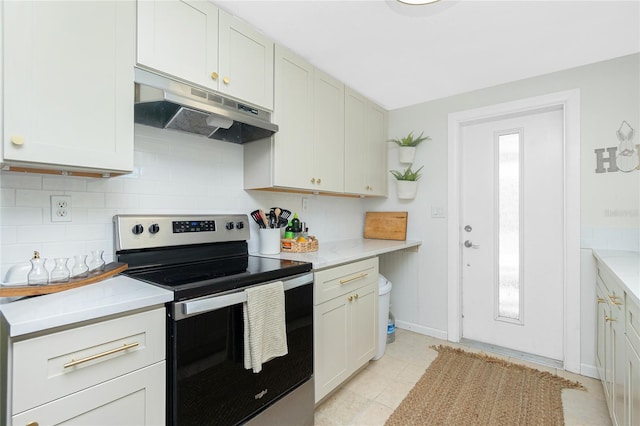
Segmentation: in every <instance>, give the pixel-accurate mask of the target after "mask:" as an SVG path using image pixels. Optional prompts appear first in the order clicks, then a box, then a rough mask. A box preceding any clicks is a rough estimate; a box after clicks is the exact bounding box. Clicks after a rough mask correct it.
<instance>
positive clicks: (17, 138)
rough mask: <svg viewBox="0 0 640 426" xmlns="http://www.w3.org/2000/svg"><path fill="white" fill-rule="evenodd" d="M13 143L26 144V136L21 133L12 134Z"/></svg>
mask: <svg viewBox="0 0 640 426" xmlns="http://www.w3.org/2000/svg"><path fill="white" fill-rule="evenodd" d="M11 143H12V144H14V145H18V146H21V145H24V136H21V135H13V136H11Z"/></svg>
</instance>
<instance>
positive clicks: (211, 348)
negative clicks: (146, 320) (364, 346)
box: [167, 273, 313, 425]
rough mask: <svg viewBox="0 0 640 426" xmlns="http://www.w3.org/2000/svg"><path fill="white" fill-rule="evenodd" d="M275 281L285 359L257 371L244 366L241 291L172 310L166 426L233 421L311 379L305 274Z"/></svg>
mask: <svg viewBox="0 0 640 426" xmlns="http://www.w3.org/2000/svg"><path fill="white" fill-rule="evenodd" d="M283 282H284V288H285V310H286V313H285V317H286V329H287V345H288V349H289V350H288V354H287V355H285V356H282V357H277V358H274V359H272V360H270V361H268V362H266V363H265V364H263V366H262V371H261V372H260V373H257V374H256V373H253V371H252V370H250V369H249V370H245V368H244V340H243V339H244V322H243V315H242V303H243V302H244V301H245V300H246V297H245V293H244V291H243V290H240V291H237V292H234V293H230V294H224V295H216V296H211V297H205V298H199V299H194V300H189V301H184V302H178V303H175V304H174V305H173V309H172V313H171V316H172V318H170V320H169V329H170V336H169V350H168V352H169V365H168V368H169V374H168V375H167V376H168V381H169V383H168V385H169V386H168V387H169V389H168V401H167V409H168V411H169V412H168V413H167V414H168V422H167V423H168V424H173V425H195V424H216V425H218V424H219V425H235V424H239V423H242V422H245V421H247V420H249V419H250V418H252V417H254V416H256V415H257V414H258V413H260V412H261V411H263V410H264V409H266V408H267V407H269V406H270V405H272V404H274V403H275V402H276V401H278V400H279V399H281V398H282V397H284V396H285V395H287V394H288V393H290V392H291V391H292V390H294V389H295V388H297V387H298V386H300V385H302V384H303V383H305V382H306V381H308V380H309V379H310V378H311V376H312V374H313V274H310V273H309V274H303V275H298V276H295V277H291V278H286V279H283ZM264 284H267V283H264Z"/></svg>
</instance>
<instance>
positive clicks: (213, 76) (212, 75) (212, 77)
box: [211, 71, 218, 80]
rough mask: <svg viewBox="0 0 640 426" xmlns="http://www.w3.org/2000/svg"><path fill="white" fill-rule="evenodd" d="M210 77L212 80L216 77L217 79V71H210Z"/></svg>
mask: <svg viewBox="0 0 640 426" xmlns="http://www.w3.org/2000/svg"><path fill="white" fill-rule="evenodd" d="M211 79H212V80H217V79H218V73H217V72H215V71H214V72H212V73H211Z"/></svg>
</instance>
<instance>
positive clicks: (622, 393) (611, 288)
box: [596, 263, 640, 426]
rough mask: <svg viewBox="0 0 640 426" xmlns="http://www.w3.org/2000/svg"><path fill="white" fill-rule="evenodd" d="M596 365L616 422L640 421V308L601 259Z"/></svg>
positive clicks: (610, 410) (599, 268) (631, 423)
mask: <svg viewBox="0 0 640 426" xmlns="http://www.w3.org/2000/svg"><path fill="white" fill-rule="evenodd" d="M596 294H597V305H598V308H597V310H598V312H597V329H596V366H597V368H598V373H599V375H600V380H601V381H602V384H603V387H604V391H605V398H606V401H607V405H608V407H609V413H610V416H611V420H612V423H613V424H614V425H618V426H623V425H636V424H638V422H639V421H640V357H639V356H638V353H639V351H638V349H639V348H640V334H639V332H638V330H639V329H640V322H638V316H637V315H638V314H640V311H639V309H638V307H637V305H636V304H635V303H634V302H633V300H632V299H631V298H630V297H629V296H628V295H627V294H626V289H625V288H624V287H623V286H622V285H621V284H619V282H618V280H617V279H616V278H615V276H614V275H613V274H612V273H611V272H610V271H609V270H608V269H607V268H606V267H604V266H603V265H602V264H601V263H598V277H597V283H596Z"/></svg>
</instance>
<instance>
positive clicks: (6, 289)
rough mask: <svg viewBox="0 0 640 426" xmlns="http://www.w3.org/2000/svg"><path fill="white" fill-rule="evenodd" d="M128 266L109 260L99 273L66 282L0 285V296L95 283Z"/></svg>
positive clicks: (65, 288)
mask: <svg viewBox="0 0 640 426" xmlns="http://www.w3.org/2000/svg"><path fill="white" fill-rule="evenodd" d="M128 267H129V265H128V264H126V263H121V262H111V263H107V264H106V265H105V267H104V271H102V272H100V273H99V274H95V275H90V276H88V277H86V278H71V279H69V281H68V282H66V283H51V284H47V285H28V284H18V285H7V286H0V297H14V296H39V295H42V294H50V293H57V292H59V291H63V290H69V289H72V288H76V287H82V286H83V285H87V284H93V283H97V282H99V281H102V280H104V279H107V278H110V277H112V276H114V275H117V274H119V273H120V272H123V271H125V270H126V269H127V268H128Z"/></svg>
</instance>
